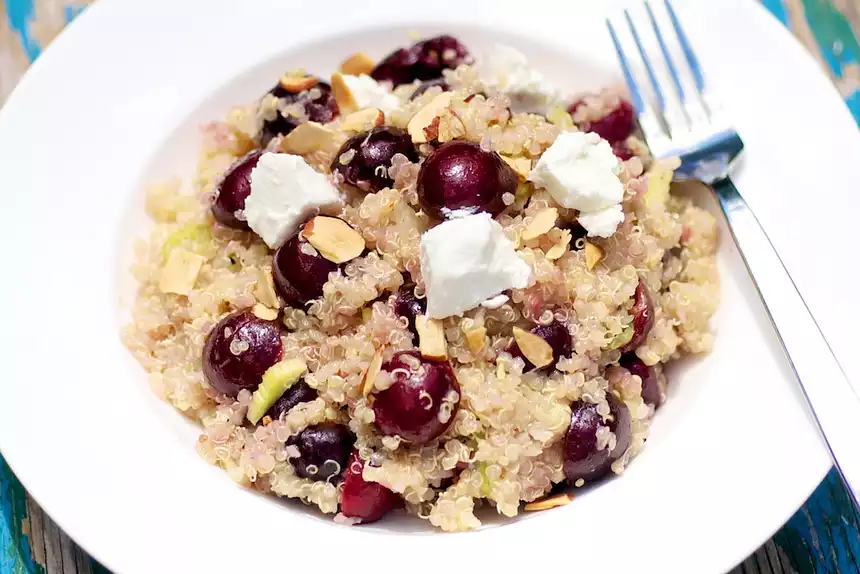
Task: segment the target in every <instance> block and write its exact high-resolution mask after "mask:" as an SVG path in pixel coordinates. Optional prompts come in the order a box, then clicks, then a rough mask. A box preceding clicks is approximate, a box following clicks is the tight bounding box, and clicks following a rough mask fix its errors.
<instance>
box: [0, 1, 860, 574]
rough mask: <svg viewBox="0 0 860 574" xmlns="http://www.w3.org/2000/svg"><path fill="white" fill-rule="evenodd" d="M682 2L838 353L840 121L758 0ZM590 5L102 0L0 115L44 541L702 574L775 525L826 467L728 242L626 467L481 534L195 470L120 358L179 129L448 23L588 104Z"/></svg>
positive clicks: (183, 144)
mask: <svg viewBox="0 0 860 574" xmlns="http://www.w3.org/2000/svg"><path fill="white" fill-rule="evenodd" d="M679 4H680V6H679V11H680V12H681V16H682V19H683V20H684V22H685V23H686V24H687V26H688V29H689V30H688V31H689V34H690V36H691V37H692V39H693V41H694V43H695V45H696V47H697V49H698V51H699V52H700V57H701V59H702V60H703V63H704V65H705V68H706V70H707V71H708V73H709V75H710V78H711V79H712V80H713V82H714V83H715V84H716V85H718V86H719V88H720V90H721V92H723V94H724V99H725V100H726V102H727V104H728V105H729V108H730V109H731V110H732V112H733V113H734V115H735V117H736V119H737V125H738V128H739V129H740V132H741V134H742V135H743V137H744V139H745V140H746V142H747V145H748V156H747V160H748V161H747V162H746V166H745V168H744V171H743V173H742V174H741V175H740V176H739V177H738V179H737V184H738V187H739V188H740V189H741V190H742V191H743V192H744V193H745V194H746V195H747V196H748V198H749V203H750V204H751V205H752V207H753V208H754V209H755V210H756V211H757V212H758V213H759V215H760V217H761V219H762V221H763V222H764V224H765V226H766V227H767V228H768V229H769V230H770V232H771V234H772V236H773V239H774V240H775V242H776V244H777V245H778V247H779V248H780V251H781V252H782V254H783V255H784V257H785V259H786V261H787V263H788V265H789V267H790V268H791V270H792V271H793V272H794V273H795V275H796V278H797V281H798V284H800V286H801V287H802V289H803V290H804V292H805V293H806V295H807V296H808V297H809V298H810V302H811V305H812V307H813V310H814V311H816V312H817V314H818V315H819V318H820V320H821V322H822V324H823V325H824V327H825V329H826V330H827V332H828V334H829V335H831V338H832V339H833V341H834V343H835V344H836V346H837V348H840V350H842V351H845V350H846V349H847V346H848V345H849V344H850V342H851V341H854V340H856V337H854V334H855V330H856V328H855V327H854V326H853V323H854V322H856V320H855V321H851V320H849V321H846V320H845V318H844V315H843V314H842V309H841V307H842V305H844V303H841V302H843V301H849V302H850V301H854V300H855V296H854V293H853V292H851V291H849V290H850V289H852V288H853V284H854V282H853V281H851V280H850V278H849V277H848V273H847V272H844V271H842V270H841V269H840V267H839V265H840V262H851V261H854V258H853V257H852V251H853V249H852V248H851V247H850V246H851V245H852V244H853V243H852V241H851V236H850V235H851V231H852V228H851V225H850V219H849V218H851V217H854V215H853V214H856V213H858V211H860V200H858V194H857V190H856V184H853V183H852V181H856V180H855V179H854V178H850V177H848V175H850V174H848V173H846V169H848V168H849V167H850V166H854V165H856V161H857V159H858V158H860V137H858V134H857V130H856V128H855V127H854V124H853V121H852V119H851V117H850V116H849V114H848V112H847V110H846V109H845V108H844V107H843V105H842V104H841V102H840V99H839V97H838V94H837V93H836V91H835V90H834V89H833V88H832V87H831V86H830V84H829V82H828V81H827V79H826V78H825V77H824V75H823V74H821V73H820V72H819V70H818V69H816V65H815V64H814V62H813V61H812V59H811V58H809V57H808V56H807V55H806V54H805V53H804V52H803V49H802V48H801V47H800V46H799V45H798V44H797V43H795V42H794V41H793V40H792V39H791V38H790V36H789V35H788V34H787V33H786V32H785V31H784V30H783V29H782V28H781V27H780V26H779V25H778V24H777V23H776V22H775V21H774V20H772V19H770V18H769V17H768V16H767V15H766V14H765V12H764V11H763V9H762V8H760V7H759V6H758V5H757V4H754V3H753V2H751V1H744V0H731V1H723V2H701V3H696V2H692V1H691V2H686V3H684V2H679ZM594 5H595V3H594V2H588V1H587V0H580V1H571V0H565V1H559V2H552V1H550V0H532V1H531V2H527V3H523V2H520V1H516V0H510V1H507V0H506V1H501V2H499V1H497V2H463V1H462V0H432V1H428V2H424V3H419V2H408V3H401V2H398V1H397V0H366V1H364V2H359V3H355V2H347V1H335V0H329V1H328V2H301V3H295V2H289V3H288V2H281V1H277V0H254V1H249V0H245V1H244V2H241V3H240V2H238V1H237V2H226V1H214V0H184V1H182V2H174V1H172V0H149V1H148V2H146V3H141V2H131V1H120V0H100V1H99V2H98V3H96V4H95V5H94V6H93V7H92V8H90V9H89V10H88V11H87V12H86V14H85V15H84V16H83V17H82V18H81V19H80V20H79V21H78V22H77V23H75V24H74V25H72V26H71V27H70V29H69V30H68V31H67V32H64V33H63V35H62V36H61V37H60V38H59V39H58V40H57V41H56V43H55V44H54V45H53V46H52V47H51V48H50V49H49V50H48V51H47V53H46V54H45V55H44V56H42V57H41V58H40V59H39V60H38V61H37V62H36V63H35V65H34V66H33V68H32V69H31V70H30V72H29V73H28V74H27V75H26V77H25V78H24V79H23V80H22V82H21V84H20V86H19V88H18V89H17V90H16V92H15V93H14V94H13V96H12V97H11V99H10V100H9V101H8V103H7V105H6V108H5V109H4V110H3V112H2V115H0V174H2V178H0V181H2V184H0V185H2V201H0V205H2V213H3V219H4V221H3V223H4V224H3V226H2V228H0V238H2V245H3V247H4V258H3V277H4V281H3V282H2V287H0V293H2V295H3V297H4V299H5V300H6V301H7V302H8V303H9V305H8V307H7V309H6V311H5V312H4V313H3V328H2V331H0V333H2V335H0V337H2V339H0V341H2V345H0V357H2V365H3V372H2V377H0V389H2V400H0V445H2V452H3V455H4V456H5V457H6V458H7V460H8V461H9V463H10V464H11V465H12V468H13V469H14V471H15V472H16V473H17V475H18V476H19V477H20V479H21V480H22V482H23V483H24V485H25V486H26V487H27V488H28V489H29V491H30V492H31V493H33V495H34V496H35V497H36V499H37V500H38V501H39V503H40V504H41V505H42V506H43V507H44V508H45V509H46V511H47V512H48V513H49V514H50V515H51V516H53V517H54V518H55V519H56V521H57V522H58V523H59V525H60V526H61V527H62V528H64V529H65V530H66V531H67V532H68V533H69V534H70V535H71V536H72V537H74V538H75V539H76V540H77V541H78V542H80V543H81V544H82V545H83V546H84V547H85V548H86V549H87V550H89V551H90V552H92V553H93V554H94V555H95V556H96V557H97V558H98V559H99V560H101V561H102V562H103V563H104V564H106V565H107V566H108V567H110V568H112V569H114V570H116V571H118V572H140V573H151V572H202V571H207V572H260V571H264V570H265V571H270V569H274V570H278V571H287V570H292V571H298V570H297V569H299V570H302V571H311V570H315V569H317V568H319V567H321V566H322V567H326V566H328V567H334V568H341V569H346V570H349V571H354V572H364V571H366V572H378V573H388V572H399V571H401V570H402V569H404V568H405V569H409V570H410V571H413V572H424V571H428V572H429V571H432V572H438V571H439V569H440V567H441V568H447V569H448V570H453V571H463V572H478V571H490V572H508V571H514V570H515V569H517V570H522V571H538V569H539V568H543V569H544V570H545V571H549V569H551V568H562V567H563V568H566V569H575V570H576V571H579V572H597V571H600V572H630V571H634V570H637V571H638V570H640V569H642V568H643V567H644V568H645V569H646V570H654V569H655V568H657V565H660V566H659V570H660V571H661V572H684V573H687V572H722V571H725V570H727V569H729V568H730V567H731V566H732V565H734V564H735V563H737V562H738V561H740V560H742V559H743V558H744V557H745V556H746V555H747V554H748V553H750V552H751V551H753V550H754V549H755V548H756V546H757V545H758V544H760V543H761V542H762V541H764V540H765V539H767V538H768V536H770V535H771V534H772V533H773V532H774V531H775V530H776V529H777V528H779V526H781V525H782V524H783V522H784V521H785V520H786V519H787V518H788V517H789V516H790V515H791V514H792V512H793V511H794V510H795V509H796V508H797V507H798V506H799V505H800V504H801V503H802V502H803V501H804V500H805V498H806V497H807V496H808V494H809V493H810V492H811V491H812V490H813V488H814V487H815V486H816V484H817V483H818V482H819V480H820V479H821V478H822V476H823V475H824V473H825V472H826V470H827V468H828V465H829V463H828V459H827V457H826V456H825V453H824V450H823V448H822V446H821V443H820V441H819V439H818V437H817V435H816V433H815V431H814V430H813V428H812V426H811V423H810V421H809V418H808V416H807V413H806V410H805V407H804V406H803V403H802V401H801V400H800V398H799V393H798V392H797V390H796V388H795V384H794V382H793V381H792V380H791V378H790V376H789V374H788V370H787V368H786V365H785V364H784V361H783V360H782V357H781V355H780V353H779V351H778V348H777V346H776V345H775V342H774V338H773V335H772V333H771V331H770V328H769V325H768V323H767V320H766V318H765V316H764V314H763V313H762V311H761V309H760V307H759V305H758V303H757V301H756V298H755V294H754V291H753V290H752V287H751V284H750V282H749V280H748V279H747V278H746V276H745V274H744V272H743V268H742V266H741V264H740V261H739V258H738V257H737V254H736V253H735V251H734V249H733V248H732V247H731V246H730V245H729V242H728V241H725V242H724V245H723V249H722V252H721V257H720V264H721V267H722V274H723V281H724V284H723V294H724V303H723V307H722V309H721V311H720V312H719V314H718V316H717V317H716V319H715V326H716V328H717V330H718V335H719V336H718V339H717V345H716V348H715V349H714V352H713V354H712V355H711V356H710V357H709V358H707V359H706V360H702V361H698V362H696V361H694V362H691V363H689V364H687V365H686V366H685V367H684V368H683V369H681V370H680V371H679V372H678V373H677V374H676V375H675V377H674V379H675V380H674V381H673V383H672V390H671V397H670V400H669V402H668V404H667V405H666V406H665V407H664V408H663V409H662V410H661V412H660V414H659V416H658V417H657V420H656V422H655V424H654V427H653V435H652V437H651V440H650V441H649V445H648V448H646V449H645V451H644V453H643V454H642V455H641V456H640V457H639V458H638V459H637V460H636V461H635V462H634V463H633V464H632V465H631V467H630V468H629V471H628V472H627V473H626V475H625V476H624V477H622V478H621V479H619V480H614V481H612V482H610V483H608V484H605V485H603V486H601V487H600V488H597V489H595V490H593V491H591V492H590V493H587V494H585V495H583V496H581V497H579V498H578V499H577V500H576V501H575V502H574V503H573V504H571V505H568V506H567V507H564V508H561V509H557V510H553V511H549V512H544V513H538V514H535V515H529V516H526V517H523V518H522V519H520V520H516V521H512V522H510V523H507V524H504V525H502V526H491V527H487V528H485V529H483V530H481V531H479V532H476V533H469V534H457V535H443V534H437V533H430V531H429V530H423V529H422V528H421V526H422V524H421V523H419V522H416V521H412V522H405V521H393V522H392V521H383V522H382V523H381V524H378V525H374V526H370V527H360V528H352V529H348V528H345V527H341V526H337V525H335V524H333V523H331V522H330V521H329V520H326V519H323V518H319V517H318V516H317V515H316V514H314V513H309V512H306V511H303V510H301V509H299V508H298V506H297V505H289V504H280V503H278V502H276V501H274V500H273V499H271V498H265V497H262V496H257V495H255V494H253V493H251V492H249V491H246V490H242V489H240V488H238V487H236V486H234V485H233V484H232V483H231V482H230V481H229V479H228V477H227V476H226V475H225V474H224V473H223V472H220V471H219V470H217V469H215V468H213V467H210V466H208V465H207V464H205V463H204V462H203V461H202V460H201V459H200V458H199V457H198V456H197V455H196V454H195V453H194V444H193V443H194V439H195V434H196V433H195V431H194V429H193V428H192V427H191V426H190V425H188V424H186V423H185V422H184V421H183V420H182V418H181V417H180V416H179V415H178V414H177V413H176V412H174V411H173V410H172V409H171V408H170V407H169V406H167V405H165V404H162V403H160V402H159V401H158V400H157V399H155V398H154V397H153V396H152V395H151V394H150V393H149V391H148V389H147V387H146V385H145V382H144V377H143V376H142V373H141V371H140V369H139V368H138V367H137V365H136V364H135V363H134V362H133V361H132V360H131V359H130V357H129V356H128V354H127V353H126V352H125V351H124V349H123V348H122V347H121V345H120V343H119V340H118V337H117V331H118V328H119V324H120V322H121V320H122V313H121V312H118V309H120V306H119V305H118V299H119V298H120V297H122V296H125V297H126V301H127V295H128V292H129V291H128V289H129V286H130V281H129V278H128V276H127V274H126V272H125V267H126V265H127V263H128V253H129V244H130V240H131V237H132V235H133V234H135V233H138V232H139V231H140V228H139V226H140V225H142V223H143V221H142V215H141V212H142V209H141V194H140V188H141V186H142V185H143V184H144V183H146V182H150V181H154V180H157V179H160V178H163V177H166V176H169V175H184V176H187V175H188V174H189V173H190V166H191V162H192V160H193V156H194V152H195V149H196V142H197V133H196V130H195V126H196V125H197V124H199V123H201V122H203V121H206V120H207V119H212V118H219V117H221V115H222V114H223V112H224V111H225V110H226V109H227V108H228V107H229V106H230V105H231V104H233V103H236V102H241V101H244V100H250V99H252V98H255V97H257V96H259V95H260V94H262V93H263V92H264V91H265V90H266V89H268V88H269V87H270V85H271V84H272V83H273V82H274V80H275V78H276V77H278V75H279V74H280V73H281V71H282V70H284V69H286V68H289V67H292V66H298V65H301V66H304V67H306V68H308V69H310V70H312V71H315V72H318V73H321V74H326V73H328V72H330V71H331V70H333V69H334V68H335V66H336V64H337V63H338V62H339V61H340V59H341V58H343V57H344V56H346V55H347V54H349V53H351V52H353V51H355V50H358V49H364V50H367V51H369V52H371V53H373V54H374V55H377V56H379V55H382V54H383V53H385V52H387V51H389V50H391V49H393V48H394V47H395V46H397V45H401V44H405V43H407V41H408V39H407V34H406V33H407V31H408V30H413V29H414V30H418V31H419V32H421V33H423V34H430V33H434V32H441V31H448V32H451V33H454V34H455V35H458V36H460V37H461V38H462V39H463V40H464V41H465V42H466V44H467V45H468V46H470V47H471V48H472V49H473V51H475V52H480V51H481V49H482V48H485V47H487V45H488V43H489V42H490V41H502V42H505V43H508V44H513V45H515V46H519V47H520V48H521V49H522V50H523V51H525V52H526V53H527V54H528V55H529V56H530V57H531V58H532V61H533V62H534V63H535V64H537V65H538V66H539V67H541V68H543V69H544V70H545V71H546V72H547V73H548V74H549V75H550V76H551V77H553V78H555V79H557V80H559V81H561V82H562V83H564V84H566V85H567V87H580V88H581V87H590V86H593V85H595V84H600V83H603V82H604V81H606V80H613V79H615V78H616V77H617V75H616V71H615V70H616V65H615V60H614V56H613V54H612V51H611V47H610V44H609V42H608V38H607V35H606V33H605V28H604V26H603V24H602V21H601V17H600V16H601V15H600V13H599V12H600V8H597V7H595V6H594ZM724 41H728V42H729V43H725V44H724V43H723V42H724ZM811 116H814V119H812V120H809V119H807V118H809V117H811ZM822 232H823V233H822ZM850 265H851V264H850V263H844V264H843V266H850ZM853 265H854V266H855V267H856V264H853ZM852 307H853V306H852ZM849 319H853V318H849ZM848 367H849V370H851V371H852V372H851V373H850V374H852V375H854V376H855V378H856V376H857V369H856V367H855V365H853V364H851V365H848ZM681 371H683V372H681ZM499 524H501V522H499ZM401 531H405V532H408V534H402V535H400V536H398V537H397V538H396V539H393V538H392V537H391V536H392V534H393V533H395V532H401ZM431 537H432V538H431Z"/></svg>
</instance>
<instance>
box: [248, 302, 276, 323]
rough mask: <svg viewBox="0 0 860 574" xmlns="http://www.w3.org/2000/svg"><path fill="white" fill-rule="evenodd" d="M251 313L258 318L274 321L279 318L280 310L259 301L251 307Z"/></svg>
mask: <svg viewBox="0 0 860 574" xmlns="http://www.w3.org/2000/svg"><path fill="white" fill-rule="evenodd" d="M251 313H253V314H254V315H256V316H257V318H259V319H262V320H263V321H274V320H275V319H277V318H278V312H277V311H276V310H275V309H270V308H269V307H266V306H265V305H263V304H262V303H257V304H256V305H254V306H253V307H251Z"/></svg>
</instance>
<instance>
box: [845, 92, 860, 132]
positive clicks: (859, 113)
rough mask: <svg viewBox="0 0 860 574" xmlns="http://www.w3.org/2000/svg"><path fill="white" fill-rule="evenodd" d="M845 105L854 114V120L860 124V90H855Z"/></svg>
mask: <svg viewBox="0 0 860 574" xmlns="http://www.w3.org/2000/svg"><path fill="white" fill-rule="evenodd" d="M845 103H846V104H848V109H849V110H851V113H852V114H854V119H856V120H857V123H858V124H860V90H855V91H854V93H853V94H851V95H850V96H848V99H847V100H845Z"/></svg>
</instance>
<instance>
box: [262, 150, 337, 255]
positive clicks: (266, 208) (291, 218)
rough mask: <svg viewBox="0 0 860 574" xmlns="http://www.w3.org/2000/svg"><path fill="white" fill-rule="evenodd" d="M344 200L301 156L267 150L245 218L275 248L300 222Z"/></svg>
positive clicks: (294, 232) (294, 231)
mask: <svg viewBox="0 0 860 574" xmlns="http://www.w3.org/2000/svg"><path fill="white" fill-rule="evenodd" d="M342 201H343V200H342V198H341V194H340V192H339V191H338V190H337V188H336V187H335V186H334V185H332V183H331V182H330V181H329V180H328V178H327V177H326V176H324V175H323V174H321V173H319V172H317V171H314V169H313V168H312V167H311V166H309V165H308V164H307V162H305V160H304V159H303V158H302V157H301V156H297V155H291V154H286V153H265V154H263V155H262V156H261V157H260V160H259V161H258V162H257V165H256V167H255V168H254V169H253V170H252V171H251V193H250V194H249V195H248V197H247V198H246V199H245V219H246V220H247V222H248V226H250V228H251V229H253V230H254V232H256V234H257V235H259V236H260V237H262V238H263V241H265V242H266V244H267V245H268V246H269V247H271V248H272V249H274V248H276V247H278V246H280V245H281V244H282V243H283V242H285V241H286V240H287V239H289V238H290V237H292V236H293V235H295V234H296V231H297V230H298V228H299V225H301V224H302V223H304V222H305V221H307V220H308V219H310V218H311V217H312V216H314V215H317V214H318V213H319V212H320V211H321V210H323V209H334V208H337V207H339V206H340V205H341V203H342Z"/></svg>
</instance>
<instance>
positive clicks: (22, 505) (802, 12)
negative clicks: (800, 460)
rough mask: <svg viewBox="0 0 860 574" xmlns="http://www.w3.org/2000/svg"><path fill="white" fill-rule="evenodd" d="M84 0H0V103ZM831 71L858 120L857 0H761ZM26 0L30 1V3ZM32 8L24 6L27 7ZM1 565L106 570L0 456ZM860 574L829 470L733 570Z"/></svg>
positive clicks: (854, 532) (51, 572)
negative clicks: (25, 488) (33, 496)
mask: <svg viewBox="0 0 860 574" xmlns="http://www.w3.org/2000/svg"><path fill="white" fill-rule="evenodd" d="M88 1H89V0H0V52H2V53H3V54H4V55H5V57H4V58H0V102H2V100H3V98H4V97H5V95H6V94H7V93H8V92H9V91H11V89H12V87H13V86H14V83H15V82H16V81H17V78H18V77H19V76H20V74H22V73H23V72H24V70H25V69H26V67H27V65H28V63H29V60H30V59H32V58H34V57H35V56H37V55H38V53H39V52H40V51H41V49H43V48H44V46H46V45H47V43H48V42H50V40H51V39H53V37H54V36H55V35H56V34H57V33H58V32H59V31H60V30H61V29H62V27H63V26H64V24H65V21H66V20H67V19H68V18H70V17H71V16H73V15H74V14H76V13H78V12H79V11H80V10H81V9H82V8H83V6H84V5H85V4H87V3H88ZM761 1H762V3H763V4H764V5H765V6H766V7H767V8H768V9H769V10H770V11H771V13H773V14H774V16H776V17H777V18H778V19H780V20H781V21H782V22H783V23H784V24H786V25H788V26H789V27H790V28H791V29H792V31H793V32H794V34H795V35H796V36H797V37H798V38H799V39H800V40H801V41H802V42H803V43H804V44H805V45H806V46H807V47H808V48H809V50H810V52H811V53H812V55H813V57H815V58H816V60H817V61H818V62H819V64H820V65H821V66H822V68H823V69H824V70H825V71H826V72H827V73H828V74H829V75H830V76H831V78H832V79H833V81H834V82H835V84H836V85H837V87H838V89H839V90H840V92H841V93H842V95H843V96H844V97H845V99H846V102H847V104H848V106H849V108H850V109H851V110H852V112H853V113H854V116H855V118H857V119H858V121H860V65H858V62H860V47H858V44H857V38H858V37H860V0H761ZM31 2H33V3H32V4H31ZM28 9H29V10H31V12H28V11H27V10H28ZM0 503H2V506H0V509H2V513H0V543H2V547H0V550H2V553H0V571H2V572H3V573H4V574H5V573H6V572H10V573H12V574H30V573H34V574H43V573H47V574H109V573H108V571H107V570H106V569H105V568H104V567H103V566H101V565H100V564H98V563H97V562H95V561H92V560H91V559H90V558H89V557H88V556H87V554H86V553H85V552H84V551H83V550H82V549H80V548H79V547H78V546H77V545H75V544H74V542H73V541H72V540H71V539H69V538H68V537H67V536H66V535H65V534H64V533H63V532H62V531H61V530H60V529H59V528H58V527H57V525H56V524H55V523H54V522H53V521H52V520H51V519H50V518H49V517H48V516H47V515H46V514H45V513H44V512H43V511H42V509H41V508H40V507H39V506H38V504H36V503H35V501H33V500H32V499H29V497H27V496H26V495H25V493H24V491H23V488H21V486H20V484H19V483H18V482H17V481H16V480H15V479H14V477H13V476H12V475H11V472H10V471H9V469H8V466H6V464H5V462H4V461H3V460H2V457H0ZM832 572H838V573H839V574H860V515H858V513H857V512H856V510H854V509H853V508H852V507H851V506H850V504H849V503H847V496H846V494H845V491H844V489H842V486H841V484H840V483H839V481H838V477H836V476H835V474H834V473H831V474H830V475H828V477H827V479H826V480H825V481H824V482H823V483H822V485H821V486H820V487H819V488H818V489H817V490H816V491H815V493H814V494H813V495H812V497H810V499H809V501H808V502H807V503H806V504H805V505H804V507H803V508H802V509H801V510H800V511H798V513H797V514H796V515H795V516H794V517H793V518H792V519H791V520H790V521H789V522H788V524H787V525H786V526H785V527H784V528H783V529H782V530H781V531H780V532H779V533H777V534H776V536H774V538H773V539H772V540H770V541H768V542H767V543H766V544H765V545H764V546H762V547H761V548H760V549H759V550H757V551H756V552H755V553H754V554H753V555H752V556H750V557H749V558H747V559H746V560H745V561H744V562H743V563H742V564H740V565H738V567H737V568H735V569H734V570H733V571H732V574H782V573H785V574H823V573H832Z"/></svg>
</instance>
